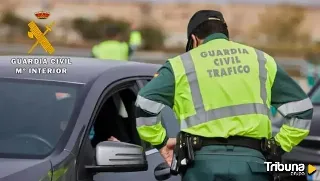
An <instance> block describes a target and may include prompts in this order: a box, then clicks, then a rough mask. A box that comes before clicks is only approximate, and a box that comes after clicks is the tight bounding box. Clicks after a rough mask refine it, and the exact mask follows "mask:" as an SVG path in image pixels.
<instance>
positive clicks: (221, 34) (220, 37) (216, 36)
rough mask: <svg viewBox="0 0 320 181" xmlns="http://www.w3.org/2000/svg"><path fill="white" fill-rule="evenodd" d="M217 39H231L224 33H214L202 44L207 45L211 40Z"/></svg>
mask: <svg viewBox="0 0 320 181" xmlns="http://www.w3.org/2000/svg"><path fill="white" fill-rule="evenodd" d="M216 39H226V40H229V38H228V37H227V36H226V35H225V34H223V33H213V34H211V35H209V36H207V37H206V38H205V39H204V40H203V43H202V44H205V43H207V42H209V41H211V40H216Z"/></svg>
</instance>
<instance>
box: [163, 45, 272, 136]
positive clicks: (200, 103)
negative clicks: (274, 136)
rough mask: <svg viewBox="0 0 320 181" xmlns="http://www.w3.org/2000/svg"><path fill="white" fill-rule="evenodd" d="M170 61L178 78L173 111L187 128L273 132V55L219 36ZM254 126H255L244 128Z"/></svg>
mask: <svg viewBox="0 0 320 181" xmlns="http://www.w3.org/2000/svg"><path fill="white" fill-rule="evenodd" d="M169 62H170V64H171V66H172V69H173V72H174V76H175V95H174V97H175V101H174V106H173V110H174V112H175V114H176V116H177V118H178V119H179V120H180V125H181V130H182V131H185V132H188V133H190V134H194V135H199V136H204V137H228V136H232V135H239V136H241V135H242V136H248V137H255V138H261V137H270V136H271V121H270V118H269V114H270V111H269V108H270V99H271V93H270V90H271V87H272V84H273V81H274V78H275V74H276V63H275V62H274V60H273V59H272V58H271V57H270V56H269V55H267V54H265V53H263V52H261V51H259V50H256V49H254V48H252V47H248V46H245V45H242V44H238V43H235V42H232V41H228V40H225V39H216V40H211V41H209V42H207V43H205V44H203V45H201V46H199V47H198V48H196V49H193V50H191V51H189V52H187V53H185V54H183V55H181V56H178V57H175V58H173V59H170V60H169ZM252 124H253V125H255V127H256V130H248V129H246V128H245V127H246V125H252ZM222 127H223V129H222ZM226 130H227V131H226Z"/></svg>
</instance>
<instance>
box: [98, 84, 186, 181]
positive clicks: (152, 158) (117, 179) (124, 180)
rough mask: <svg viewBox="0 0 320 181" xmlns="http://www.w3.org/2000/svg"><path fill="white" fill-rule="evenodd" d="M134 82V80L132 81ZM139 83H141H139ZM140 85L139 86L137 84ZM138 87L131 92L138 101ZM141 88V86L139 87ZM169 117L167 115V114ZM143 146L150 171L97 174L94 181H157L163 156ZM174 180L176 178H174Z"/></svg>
mask: <svg viewBox="0 0 320 181" xmlns="http://www.w3.org/2000/svg"><path fill="white" fill-rule="evenodd" d="M131 80H132V79H131ZM137 82H139V81H137ZM137 85H138V84H137ZM137 87H138V86H131V90H133V91H134V92H135V97H134V99H136V96H137V94H138V91H139V88H137ZM139 87H141V86H139ZM165 115H167V114H165ZM176 131H177V130H173V131H170V133H172V135H174V136H175V135H176ZM169 136H171V134H169ZM141 142H142V146H143V147H144V149H145V151H146V156H147V161H148V166H149V167H148V171H144V172H125V173H97V174H96V175H94V178H93V180H94V181H106V180H109V181H132V179H134V180H146V181H155V180H156V179H155V177H154V168H155V167H156V166H157V165H159V164H160V163H162V162H164V160H163V158H162V157H161V155H160V154H159V152H158V151H157V150H156V149H155V148H153V147H152V146H151V145H150V144H148V143H146V142H144V141H142V140H141ZM172 178H174V177H172ZM172 178H171V179H169V181H170V180H171V181H175V180H177V181H178V180H180V179H179V178H177V179H172Z"/></svg>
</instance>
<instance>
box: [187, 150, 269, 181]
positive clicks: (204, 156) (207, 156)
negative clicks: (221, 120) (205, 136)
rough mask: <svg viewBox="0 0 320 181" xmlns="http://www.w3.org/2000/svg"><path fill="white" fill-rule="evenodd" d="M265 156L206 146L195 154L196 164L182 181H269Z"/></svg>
mask: <svg viewBox="0 0 320 181" xmlns="http://www.w3.org/2000/svg"><path fill="white" fill-rule="evenodd" d="M266 170H267V168H266V165H265V164H264V157H263V155H262V154H261V153H260V152H259V151H257V150H253V149H250V148H244V147H236V146H220V145H215V146H206V147H203V148H202V149H201V150H200V151H197V152H196V153H195V162H194V164H193V166H192V167H190V168H188V170H187V171H186V173H185V174H184V176H183V177H182V181H269V178H270V176H269V174H268V173H267V171H266Z"/></svg>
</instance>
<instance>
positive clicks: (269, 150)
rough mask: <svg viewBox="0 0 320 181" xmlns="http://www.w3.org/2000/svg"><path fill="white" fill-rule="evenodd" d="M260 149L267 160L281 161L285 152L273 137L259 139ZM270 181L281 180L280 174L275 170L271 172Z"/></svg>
mask: <svg viewBox="0 0 320 181" xmlns="http://www.w3.org/2000/svg"><path fill="white" fill-rule="evenodd" d="M261 151H262V153H263V154H264V156H265V158H266V161H267V162H280V163H281V162H282V155H283V154H284V153H285V152H284V151H283V150H282V149H281V147H280V146H278V144H277V142H276V140H275V139H274V138H271V139H266V138H263V139H262V140H261ZM271 175H272V178H271V179H270V180H271V181H281V180H282V178H281V175H280V174H279V173H277V172H273V173H271Z"/></svg>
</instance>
